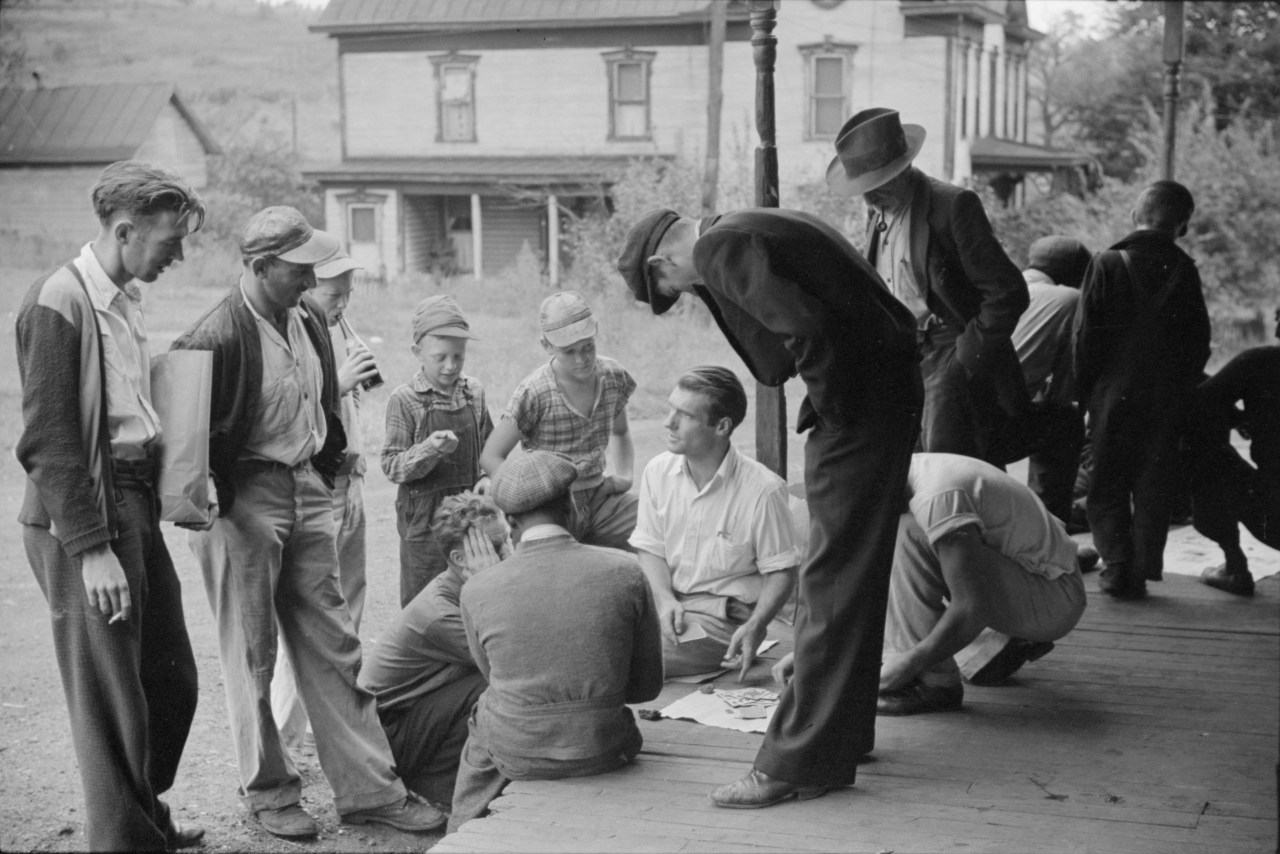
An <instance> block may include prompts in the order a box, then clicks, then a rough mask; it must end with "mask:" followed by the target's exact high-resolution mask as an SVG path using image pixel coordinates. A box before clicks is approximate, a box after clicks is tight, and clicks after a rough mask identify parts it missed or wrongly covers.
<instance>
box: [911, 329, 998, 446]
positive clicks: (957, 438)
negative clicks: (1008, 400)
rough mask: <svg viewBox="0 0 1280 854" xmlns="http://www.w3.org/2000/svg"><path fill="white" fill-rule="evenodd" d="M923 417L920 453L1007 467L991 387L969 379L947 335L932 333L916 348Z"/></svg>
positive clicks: (996, 401)
mask: <svg viewBox="0 0 1280 854" xmlns="http://www.w3.org/2000/svg"><path fill="white" fill-rule="evenodd" d="M920 373H921V376H922V377H923V379H924V414H923V416H922V417H921V421H920V450H922V451H924V452H926V453H931V454H961V455H963V456H966V457H975V458H977V459H980V460H985V461H986V462H989V463H991V464H992V465H993V466H996V467H997V468H1001V469H1003V468H1004V466H1005V463H1006V462H1008V451H1007V449H1006V448H1005V444H1006V442H1005V439H1006V437H1005V428H1006V424H1005V422H1006V421H1007V420H1008V416H1007V415H1006V414H1005V413H1004V411H1003V410H1002V409H1001V408H1000V405H999V401H998V398H997V395H996V391H995V388H994V387H993V386H992V385H991V384H990V383H989V382H987V381H985V380H981V379H970V377H969V374H968V373H967V372H966V371H965V369H964V366H963V365H961V364H960V360H959V359H957V358H956V339H955V336H954V334H953V333H950V332H948V331H945V330H943V331H940V332H936V333H934V334H933V335H932V336H931V337H930V338H929V339H928V340H926V341H925V342H924V344H923V345H922V347H921V360H920Z"/></svg>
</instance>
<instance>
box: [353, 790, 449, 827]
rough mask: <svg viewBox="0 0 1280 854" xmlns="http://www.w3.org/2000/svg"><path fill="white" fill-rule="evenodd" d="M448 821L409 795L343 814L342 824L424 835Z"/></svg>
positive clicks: (433, 809)
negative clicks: (378, 825) (380, 827)
mask: <svg viewBox="0 0 1280 854" xmlns="http://www.w3.org/2000/svg"><path fill="white" fill-rule="evenodd" d="M447 819H448V816H446V815H445V814H444V813H442V812H440V810H438V809H436V808H435V807H433V806H431V804H429V803H427V802H426V801H424V800H422V799H421V798H419V797H417V796H416V795H410V796H409V797H407V798H404V799H402V800H399V801H396V802H395V803H392V804H386V805H385V806H380V807H370V808H369V809H367V810H356V811H355V812H349V813H343V815H342V823H343V824H385V825H386V826H387V827H394V828H395V829H396V830H403V831H405V832H406V833H426V832H427V831H428V830H435V829H436V828H437V827H439V826H440V825H442V824H444V823H445V821H446V820H447Z"/></svg>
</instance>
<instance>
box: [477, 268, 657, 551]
mask: <svg viewBox="0 0 1280 854" xmlns="http://www.w3.org/2000/svg"><path fill="white" fill-rule="evenodd" d="M538 320H539V323H540V325H541V327H542V348H543V349H544V350H546V351H547V354H548V355H549V356H550V357H551V359H550V361H549V362H547V364H545V365H543V366H542V367H540V368H538V369H537V370H536V371H534V372H533V373H531V374H530V375H529V376H527V377H525V378H524V380H523V381H522V382H521V383H520V385H518V386H516V390H515V391H514V392H512V394H511V402H510V403H509V404H507V409H506V411H505V412H503V413H502V417H501V418H500V419H499V421H498V424H497V426H496V428H495V429H494V431H493V435H491V436H490V437H489V440H488V442H486V443H485V446H484V453H482V454H481V456H480V464H481V465H482V466H483V467H484V470H485V471H486V472H488V473H489V474H490V475H492V474H495V473H496V472H497V470H498V467H499V466H501V465H502V463H503V461H504V460H506V458H507V455H508V454H510V453H511V451H512V450H513V449H514V448H515V446H516V443H517V442H519V443H520V444H521V446H522V447H523V448H524V450H527V451H528V450H543V451H555V452H558V453H561V454H565V455H566V456H568V457H570V458H571V459H572V460H573V461H574V465H575V466H577V469H578V478H577V479H576V480H575V481H574V483H573V505H574V513H573V518H572V519H571V520H570V525H569V529H570V533H572V534H573V536H574V538H576V539H577V540H578V542H580V543H586V544H588V545H595V546H608V547H610V548H615V549H623V550H624V551H634V549H633V548H632V547H631V545H630V543H628V542H627V540H628V538H629V537H630V536H631V532H632V530H633V529H634V528H635V526H636V508H637V506H638V502H637V500H636V497H635V496H634V495H631V494H630V493H629V492H628V490H629V489H631V482H632V471H633V468H634V466H635V447H634V446H633V445H632V443H631V428H630V426H629V425H628V424H627V401H628V400H630V398H631V395H632V393H633V392H634V391H635V390H636V381H635V380H634V379H632V377H631V374H630V373H628V372H627V370H626V368H624V367H622V365H620V364H618V363H617V362H615V361H614V360H613V359H610V358H607V357H605V356H597V355H596V339H595V336H596V329H597V325H596V321H595V318H594V317H592V316H591V306H589V305H587V301H586V300H585V299H584V298H583V296H582V295H581V294H579V293H577V292H576V291H559V292H557V293H554V294H552V295H551V296H549V297H547V298H546V299H545V300H543V301H542V307H541V309H540V310H539V312H538ZM606 459H607V462H608V468H609V469H611V470H612V472H613V473H612V474H607V473H606Z"/></svg>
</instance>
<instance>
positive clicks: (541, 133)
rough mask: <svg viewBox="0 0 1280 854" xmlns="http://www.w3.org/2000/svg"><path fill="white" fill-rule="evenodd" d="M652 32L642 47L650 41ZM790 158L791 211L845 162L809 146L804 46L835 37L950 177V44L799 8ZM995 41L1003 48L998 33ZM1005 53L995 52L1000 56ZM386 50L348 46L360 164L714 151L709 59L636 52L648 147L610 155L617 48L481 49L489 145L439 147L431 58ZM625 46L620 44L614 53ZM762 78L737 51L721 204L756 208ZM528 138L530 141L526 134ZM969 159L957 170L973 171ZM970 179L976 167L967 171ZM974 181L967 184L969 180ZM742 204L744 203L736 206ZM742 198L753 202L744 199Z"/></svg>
mask: <svg viewBox="0 0 1280 854" xmlns="http://www.w3.org/2000/svg"><path fill="white" fill-rule="evenodd" d="M644 32H645V31H644V30H643V29H638V30H637V35H643V33H644ZM775 35H777V37H778V60H777V72H776V85H777V91H778V98H777V126H778V143H777V144H778V148H779V150H780V152H781V153H782V156H780V158H779V160H780V168H781V175H780V179H781V184H782V187H783V203H784V204H785V203H786V198H787V195H788V193H790V192H793V191H794V189H795V187H796V186H798V185H801V184H814V183H818V182H821V181H822V178H823V176H824V174H825V171H826V167H827V164H828V163H829V161H830V159H831V156H832V153H833V152H832V145H831V141H829V140H811V141H806V140H805V139H804V128H805V116H806V93H805V90H804V86H805V83H804V81H805V74H804V58H803V56H802V54H801V52H800V49H799V48H800V45H802V44H807V45H812V44H814V43H815V42H818V41H821V40H822V39H823V38H825V37H826V36H828V35H829V36H830V37H831V39H832V40H833V41H835V42H840V43H846V44H854V45H857V46H858V50H857V53H856V55H855V57H854V61H853V80H852V88H851V108H852V110H853V111H857V110H860V109H865V108H867V107H871V106H890V107H894V108H896V109H898V110H900V111H901V112H902V114H903V120H904V121H906V122H911V123H916V124H921V125H924V126H925V127H926V128H927V129H928V131H929V136H928V138H927V139H926V141H925V146H924V149H923V150H922V151H921V154H920V156H919V158H918V159H917V163H918V165H919V166H920V167H921V168H923V169H924V170H925V171H926V172H930V173H931V174H935V175H941V176H943V177H953V176H950V175H943V155H944V147H945V145H944V144H945V141H946V140H945V128H946V110H947V93H946V80H947V77H946V73H947V69H946V61H947V50H946V40H945V39H944V38H943V37H916V38H910V39H908V38H906V37H905V31H904V22H903V18H902V15H901V13H900V11H899V8H898V3H897V2H896V0H878V2H862V3H843V4H840V5H839V6H837V7H836V8H835V9H831V10H827V9H821V8H819V7H817V6H815V5H813V4H810V3H791V4H786V5H785V6H784V7H783V8H782V10H781V12H780V14H779V18H778V27H777V29H776V30H775ZM986 35H987V38H988V39H990V40H995V41H999V40H1000V39H1001V38H1002V31H1001V29H1000V28H999V27H997V26H992V27H988V28H986ZM995 41H993V43H995ZM378 43H379V40H378V39H376V38H373V37H362V39H360V40H356V39H348V40H344V41H343V52H342V53H341V54H340V61H341V62H342V64H343V66H342V79H343V81H344V86H345V92H344V99H345V103H346V118H345V129H346V139H347V156H348V157H351V158H361V157H415V156H433V157H437V156H450V155H458V156H495V155H513V156H519V155H548V154H556V155H566V156H571V155H600V154H612V155H627V156H651V155H655V154H663V155H676V156H680V157H684V158H688V159H692V160H698V159H700V158H701V157H702V156H703V147H704V145H705V140H706V128H705V123H706V98H707V68H706V66H707V58H706V48H705V47H703V46H701V45H683V46H676V45H663V46H656V47H655V46H650V45H646V44H645V43H644V42H643V40H640V41H636V42H634V43H632V44H631V46H632V47H634V48H636V49H653V50H655V51H656V54H657V55H656V56H655V58H654V60H653V66H652V78H651V87H652V89H651V91H652V93H653V95H652V105H651V131H652V138H651V139H649V140H639V141H636V140H627V141H618V142H610V141H609V139H608V133H609V120H608V116H609V92H608V78H607V71H606V64H605V61H604V59H603V57H602V53H604V52H605V50H607V48H601V47H599V46H589V47H582V46H578V45H577V44H576V43H573V42H571V41H570V40H569V39H568V38H567V37H566V40H565V44H564V46H557V47H555V48H543V49H536V50H531V49H509V50H497V49H476V48H467V50H466V52H467V53H471V54H476V55H479V57H480V60H479V63H478V65H477V68H476V89H475V103H476V141H475V142H473V143H443V142H436V141H435V138H436V122H437V119H436V106H435V99H436V91H435V80H434V77H433V75H432V72H431V66H430V61H429V59H428V57H430V56H433V55H440V54H439V53H436V52H427V51H407V50H402V51H387V50H385V44H383V45H382V47H381V49H379V50H376V51H375V50H372V49H370V50H369V51H368V52H361V50H360V49H359V47H360V45H361V44H366V45H368V46H369V47H370V48H371V47H372V46H373V45H376V44H378ZM624 46H625V45H624V44H623V43H619V44H617V45H613V46H612V47H613V48H615V49H619V48H622V47H624ZM754 80H755V67H754V64H753V60H752V53H751V47H750V45H749V44H747V43H745V42H730V43H728V44H726V46H725V71H724V81H725V85H724V96H725V97H724V108H723V114H722V115H723V118H722V122H723V127H722V132H721V139H722V146H721V155H720V160H721V164H722V185H721V186H722V195H723V196H724V197H725V200H726V202H732V203H735V204H746V203H749V201H750V200H749V199H747V198H746V197H745V194H746V193H749V188H750V186H751V169H752V157H753V155H752V152H753V151H754V148H755V126H754V119H753V117H754V110H755V103H754V99H755V86H754ZM513 128H519V129H520V130H519V133H518V134H517V133H513V132H512V129H513ZM961 159H963V158H957V160H961ZM964 165H965V169H966V174H967V159H964ZM961 177H963V176H961ZM735 193H736V196H735ZM738 197H741V198H738Z"/></svg>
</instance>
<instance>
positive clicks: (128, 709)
mask: <svg viewBox="0 0 1280 854" xmlns="http://www.w3.org/2000/svg"><path fill="white" fill-rule="evenodd" d="M114 498H115V500H116V509H117V513H118V514H119V515H118V527H119V531H118V534H117V536H116V539H115V540H114V541H112V543H111V549H112V551H114V552H115V554H116V557H118V558H119V559H120V565H121V566H122V567H123V569H124V573H125V578H126V579H128V582H129V596H130V599H131V600H132V605H133V608H132V614H131V615H130V617H129V619H128V620H127V621H124V622H117V623H115V624H113V625H109V624H108V622H107V620H108V617H107V616H105V615H103V614H102V613H101V612H100V611H98V610H97V608H93V607H90V605H89V600H88V596H87V595H86V594H85V590H84V582H83V580H82V576H81V559H80V558H79V557H70V556H68V555H67V553H66V552H65V551H63V549H62V546H61V545H60V544H59V543H58V541H57V540H56V539H55V538H54V537H53V536H52V535H51V534H50V533H49V531H48V530H47V529H45V528H37V527H33V526H26V527H25V528H24V531H23V544H24V545H25V546H26V551H27V560H28V561H29V562H30V564H31V568H32V570H33V571H34V572H35V576H36V580H37V581H38V582H39V584H40V590H41V591H42V592H43V593H44V596H45V599H46V600H48V602H49V610H50V611H51V612H52V613H53V615H54V619H53V620H52V622H53V644H54V651H55V652H56V654H57V658H58V669H59V670H60V671H61V673H62V688H63V691H64V692H65V693H66V698H67V711H68V712H69V713H70V715H71V735H72V740H73V742H74V744H75V750H76V759H77V761H78V764H79V766H80V779H81V781H82V783H83V785H84V796H85V807H86V809H85V835H86V837H87V841H88V847H89V848H90V849H92V850H94V851H138V850H152V851H163V850H164V848H165V833H166V832H167V831H168V830H169V828H170V825H171V822H170V819H169V808H168V807H167V806H166V805H165V804H164V803H162V802H161V801H160V800H159V798H158V796H159V795H160V794H162V793H163V792H165V791H167V790H168V789H169V788H170V787H171V786H172V785H173V778H174V776H175V775H176V773H177V771H178V761H179V760H180V759H181V758H182V749H183V747H184V746H185V745H186V743H187V732H188V731H189V730H190V728H191V719H192V717H193V716H194V715H195V711H196V700H197V697H198V689H197V683H196V663H195V659H194V658H193V657H192V654H191V642H190V640H189V639H188V637H187V626H186V621H185V620H184V619H183V613H182V590H181V586H180V585H179V583H178V576H177V574H176V573H175V572H174V569H173V562H172V561H171V560H170V559H169V551H168V549H167V548H165V544H164V538H163V536H162V535H161V533H160V524H159V519H158V517H157V515H156V510H155V497H154V495H153V494H152V492H151V491H150V490H148V489H144V488H134V487H123V486H122V487H121V488H119V489H117V490H116V495H115V496H114Z"/></svg>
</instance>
